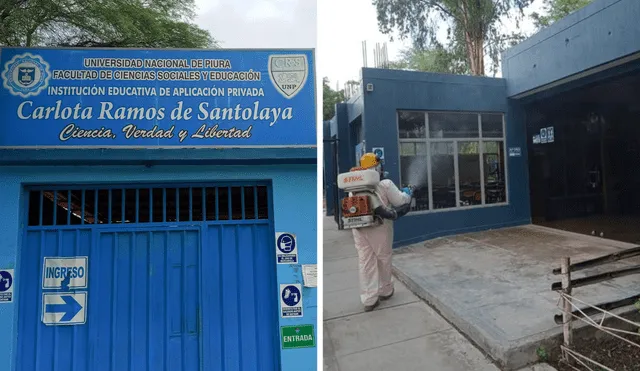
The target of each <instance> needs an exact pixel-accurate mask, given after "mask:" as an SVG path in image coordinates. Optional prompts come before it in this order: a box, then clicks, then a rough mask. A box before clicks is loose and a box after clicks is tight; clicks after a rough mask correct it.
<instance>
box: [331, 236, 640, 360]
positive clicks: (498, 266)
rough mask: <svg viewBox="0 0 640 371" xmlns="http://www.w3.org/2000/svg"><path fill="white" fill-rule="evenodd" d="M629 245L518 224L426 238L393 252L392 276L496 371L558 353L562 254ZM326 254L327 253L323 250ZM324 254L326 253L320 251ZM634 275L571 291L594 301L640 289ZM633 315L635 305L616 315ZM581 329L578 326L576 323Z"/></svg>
mask: <svg viewBox="0 0 640 371" xmlns="http://www.w3.org/2000/svg"><path fill="white" fill-rule="evenodd" d="M628 247H631V245H629V244H625V243H621V242H616V241H610V240H606V239H602V238H595V237H591V236H583V235H577V234H572V233H569V232H563V231H556V230H552V229H547V228H542V227H536V226H524V227H517V228H506V229H500V230H494V231H484V232H477V233H470V234H466V235H457V236H450V237H446V238H438V239H434V240H430V241H425V242H422V243H419V244H415V245H411V246H407V247H404V248H401V249H398V250H396V251H395V253H394V257H393V265H394V271H395V273H396V275H397V276H398V277H401V278H402V280H403V281H404V282H406V283H408V285H409V287H410V289H411V291H412V292H414V293H416V294H417V295H418V296H420V297H421V298H424V299H425V300H426V301H427V302H429V303H430V304H431V305H432V306H433V307H434V308H436V309H437V310H438V312H439V313H441V314H442V315H443V316H444V317H445V318H446V319H447V320H448V321H450V322H451V323H453V324H454V325H455V326H456V328H458V329H460V330H461V331H462V332H463V333H464V334H465V335H467V336H468V337H469V338H470V339H472V340H473V341H474V342H475V344H477V345H478V346H480V347H481V348H482V349H483V350H484V351H485V352H486V353H487V354H489V355H490V356H491V357H492V358H493V359H494V360H496V361H497V362H498V363H499V364H500V365H501V367H502V368H504V369H506V370H515V369H518V368H520V367H523V366H525V365H527V364H530V363H533V362H536V361H537V359H538V356H537V353H536V350H537V349H538V347H539V346H541V345H542V346H544V347H545V348H547V349H558V342H559V341H560V339H561V336H562V327H561V326H560V325H558V324H556V323H555V322H554V321H553V316H554V315H555V314H560V313H561V311H560V309H559V308H558V307H557V302H558V297H559V296H558V294H557V293H555V292H553V291H551V284H552V283H553V282H556V281H560V279H561V277H560V276H554V275H553V274H552V273H551V272H552V270H553V268H555V267H558V266H559V265H560V259H561V258H562V257H563V256H571V258H572V262H578V261H582V260H586V259H591V258H595V257H597V256H602V255H604V254H608V253H612V252H616V251H620V250H621V249H624V248H628ZM325 251H326V250H325ZM325 254H326V253H325ZM630 264H637V262H634V261H633V259H631V260H628V261H620V262H615V263H610V264H608V265H606V266H602V267H596V268H592V269H587V270H584V271H580V272H576V273H575V274H574V275H573V277H572V278H579V277H584V276H585V275H592V274H596V273H602V272H603V271H607V270H611V269H621V268H625V267H628V266H629V265H630ZM639 282H640V281H639V280H638V278H637V277H635V276H627V277H622V278H618V279H615V280H612V281H609V282H606V283H600V284H596V285H593V286H586V287H579V288H577V289H574V292H573V295H574V296H577V297H578V298H580V299H582V300H586V301H587V302H590V303H592V304H598V303H604V302H609V301H613V300H618V299H623V298H627V297H630V296H632V295H634V294H637V292H638V289H637V287H638V283H639ZM625 310H634V308H630V309H624V308H621V309H620V310H616V311H615V312H620V311H625ZM574 326H575V327H576V328H579V327H582V326H581V323H579V322H578V323H576V324H575V325H574Z"/></svg>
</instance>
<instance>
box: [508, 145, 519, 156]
mask: <svg viewBox="0 0 640 371" xmlns="http://www.w3.org/2000/svg"><path fill="white" fill-rule="evenodd" d="M520 156H522V149H520V147H509V157H520Z"/></svg>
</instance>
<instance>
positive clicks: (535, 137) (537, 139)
mask: <svg viewBox="0 0 640 371" xmlns="http://www.w3.org/2000/svg"><path fill="white" fill-rule="evenodd" d="M533 144H540V134H537V135H534V136H533Z"/></svg>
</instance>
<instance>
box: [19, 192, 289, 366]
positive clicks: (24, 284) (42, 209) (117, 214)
mask: <svg viewBox="0 0 640 371" xmlns="http://www.w3.org/2000/svg"><path fill="white" fill-rule="evenodd" d="M27 194H28V196H29V197H28V200H29V205H28V207H27V210H28V212H27V213H26V218H27V224H28V225H27V226H26V228H25V237H24V240H23V246H22V252H21V259H20V265H19V269H20V270H19V278H20V280H21V284H20V287H19V290H20V291H19V303H18V305H19V317H18V347H17V349H18V352H17V363H16V364H17V366H18V370H25V371H27V370H28V371H81V370H88V371H89V370H90V371H102V370H109V371H124V370H135V371H138V370H140V371H162V370H171V371H174V370H175V371H180V370H185V371H187V370H189V371H190V370H265V371H268V370H279V369H280V356H279V354H280V353H279V338H278V303H277V296H276V295H277V293H278V291H277V290H278V289H277V285H276V277H275V276H276V274H275V273H276V269H275V256H274V255H275V254H274V249H273V248H271V247H272V246H273V236H274V235H273V228H272V223H271V217H270V216H271V215H272V213H271V211H270V207H269V205H270V200H269V198H270V194H271V192H270V189H269V185H268V184H229V185H225V186H208V185H202V186H200V185H197V186H196V185H186V186H183V187H172V188H167V187H166V186H165V187H152V186H138V187H127V186H125V187H116V186H110V187H102V188H96V187H94V188H80V187H76V188H74V187H64V188H62V187H55V188H53V187H48V188H46V187H34V188H29V189H27ZM85 257H86V262H87V263H86V267H85V266H83V267H81V268H80V269H78V268H77V267H75V268H76V269H72V267H71V266H69V267H65V266H62V267H61V266H59V265H58V266H55V264H54V265H52V266H50V264H53V263H51V262H52V261H57V262H58V263H56V264H60V263H59V261H61V260H64V259H69V258H70V259H72V260H73V259H76V260H73V261H75V262H78V261H80V262H83V261H85V260H83V259H85ZM65 261H66V260H65ZM85 270H86V280H87V281H86V287H81V286H74V282H77V281H74V279H78V277H82V278H84V277H83V274H84V272H85ZM56 279H57V280H58V281H56V282H60V287H59V288H52V287H53V286H48V285H49V284H50V283H51V282H53V281H55V280H56ZM47 280H49V281H47ZM45 283H47V284H46V285H45ZM54 286H55V285H54ZM45 287H46V288H45ZM84 295H86V302H83V301H82V299H83V298H84V297H85V296H84ZM45 297H47V298H51V297H54V299H45ZM53 300H58V302H55V301H53ZM45 323H46V324H45Z"/></svg>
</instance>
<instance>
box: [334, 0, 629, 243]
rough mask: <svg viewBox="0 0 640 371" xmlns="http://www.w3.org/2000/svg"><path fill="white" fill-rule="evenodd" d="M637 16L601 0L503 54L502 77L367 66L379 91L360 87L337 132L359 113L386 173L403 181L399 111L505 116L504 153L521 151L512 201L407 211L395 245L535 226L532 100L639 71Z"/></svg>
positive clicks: (512, 170) (512, 164) (613, 0)
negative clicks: (529, 109) (531, 166)
mask: <svg viewBox="0 0 640 371" xmlns="http://www.w3.org/2000/svg"><path fill="white" fill-rule="evenodd" d="M639 18H640V1H637V0H595V1H593V2H592V3H591V4H589V5H588V6H586V7H584V8H583V9H581V10H578V11H577V12H575V13H573V14H571V15H569V16H568V17H566V18H565V19H562V20H560V21H558V22H556V23H554V24H553V25H551V26H550V27H547V28H545V29H543V30H541V31H540V32H539V33H537V34H536V35H533V36H532V37H531V38H529V39H527V40H525V41H523V42H522V43H520V44H518V45H516V46H514V47H512V48H511V49H509V50H507V51H505V52H504V53H503V55H502V78H501V79H493V78H484V77H471V76H454V75H444V74H432V73H421V72H408V71H394V70H382V69H368V68H364V69H362V75H361V76H362V83H361V86H362V87H366V86H367V84H372V85H373V91H372V92H367V91H366V89H361V95H360V96H358V97H356V98H354V99H352V100H351V101H349V102H348V112H349V115H348V119H346V120H345V119H343V118H341V117H340V116H337V117H336V118H337V119H338V122H337V123H336V125H335V126H337V128H335V129H334V127H332V134H335V133H338V134H340V135H342V134H341V133H342V131H341V130H344V129H342V128H343V127H349V126H350V125H351V122H352V121H353V120H354V119H355V118H356V117H360V118H361V119H362V123H363V131H364V140H365V141H366V150H367V151H370V150H371V149H372V148H373V147H384V148H385V170H387V171H388V172H389V176H390V178H391V179H392V180H393V181H394V182H396V183H397V182H398V181H399V178H400V169H399V165H398V162H399V153H398V150H399V149H398V129H397V119H396V111H397V110H442V111H471V112H502V113H505V115H506V116H505V118H506V145H505V151H507V153H508V150H507V148H509V147H520V149H521V154H522V155H521V157H507V158H506V161H507V172H508V173H507V175H508V184H507V186H508V194H509V204H508V205H506V206H491V207H485V208H474V209H467V210H455V211H453V210H452V211H444V212H431V213H424V214H415V215H412V214H409V215H407V216H405V217H404V218H402V219H400V220H399V221H398V222H396V227H395V236H394V238H395V246H401V245H406V244H409V243H414V242H419V241H422V240H426V239H429V238H434V237H438V236H444V235H450V234H456V233H462V232H470V231H477V230H484V229H490V228H499V227H505V226H511V225H520V224H525V223H529V222H530V220H531V211H530V201H529V172H528V163H527V160H528V159H527V152H528V151H527V145H528V140H529V138H527V135H526V120H527V118H526V104H527V103H529V102H530V101H532V100H537V99H541V98H548V97H551V96H553V95H556V94H558V93H559V92H562V91H566V90H570V89H576V88H579V87H580V86H583V85H585V84H590V83H594V82H598V81H603V80H606V79H608V78H610V77H613V76H616V75H621V74H624V73H628V72H630V71H638V70H640V53H639V52H640V28H639V27H638V26H637V25H638V19H639ZM345 135H348V134H345ZM340 150H341V151H342V150H343V148H342V147H341V148H340ZM345 150H347V151H348V155H351V154H352V152H353V151H352V149H351V148H348V149H345ZM341 170H342V169H341Z"/></svg>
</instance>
